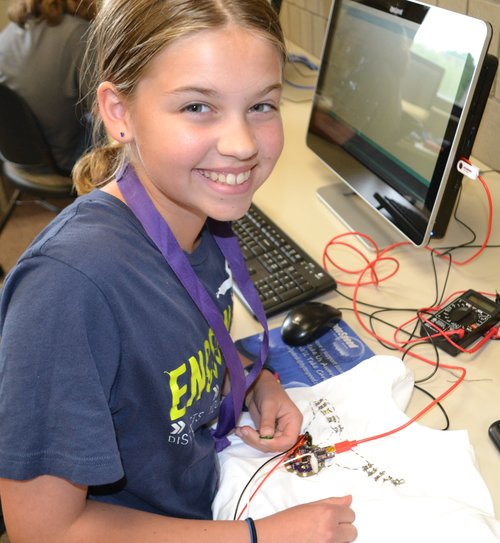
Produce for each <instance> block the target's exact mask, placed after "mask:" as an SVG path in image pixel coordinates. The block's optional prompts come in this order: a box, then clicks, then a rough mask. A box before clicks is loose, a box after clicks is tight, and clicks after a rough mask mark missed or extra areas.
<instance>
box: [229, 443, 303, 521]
mask: <svg viewBox="0 0 500 543" xmlns="http://www.w3.org/2000/svg"><path fill="white" fill-rule="evenodd" d="M301 439H302V436H300V437H299V439H298V440H297V441H296V442H295V443H294V444H293V445H292V446H291V447H290V448H289V449H287V450H286V451H283V452H281V453H278V454H276V455H274V456H273V457H272V458H269V459H268V460H266V461H265V462H264V463H263V464H262V465H261V466H259V467H258V468H257V469H256V470H255V471H254V472H253V474H252V475H251V477H250V479H248V481H247V483H246V485H245V486H244V487H243V490H242V491H241V494H240V497H239V498H238V501H237V502H236V507H235V509H234V515H233V520H236V516H237V514H238V509H239V508H240V502H241V500H242V498H243V496H244V494H245V492H246V490H247V488H248V487H249V485H250V483H251V482H252V481H253V480H254V479H255V477H256V476H257V474H258V473H259V471H261V470H262V469H264V468H265V467H266V466H267V464H269V463H270V462H272V461H273V460H276V459H278V458H280V457H281V456H284V455H285V454H288V453H289V452H290V451H291V450H292V449H293V448H294V447H296V446H297V445H298V444H299V443H300V440H301Z"/></svg>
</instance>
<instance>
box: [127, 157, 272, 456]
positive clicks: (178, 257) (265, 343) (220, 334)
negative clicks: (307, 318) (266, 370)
mask: <svg viewBox="0 0 500 543" xmlns="http://www.w3.org/2000/svg"><path fill="white" fill-rule="evenodd" d="M118 183H119V187H120V191H121V193H122V194H123V197H124V198H125V201H126V202H127V205H128V206H129V208H130V209H131V210H132V212H133V213H134V215H135V216H136V217H137V219H138V220H139V222H140V223H141V224H142V226H143V228H144V230H146V232H147V234H148V236H149V237H150V238H151V239H152V241H153V242H154V243H155V245H156V246H157V247H158V249H159V250H160V251H161V253H162V255H163V257H164V258H165V260H166V261H167V263H168V265H169V266H170V267H171V268H172V270H173V271H174V273H175V274H176V276H177V278H178V279H179V281H180V282H181V284H182V285H183V286H184V288H185V289H186V291H187V292H188V293H189V295H190V296H191V298H192V299H193V301H194V303H195V304H196V306H197V307H198V309H199V310H200V312H201V313H202V315H203V316H204V317H205V319H206V321H207V323H208V325H209V326H210V327H211V328H212V330H213V331H214V334H215V337H216V338H217V341H218V343H219V347H220V349H221V351H222V354H223V356H224V360H225V362H226V366H227V369H228V371H229V377H230V380H231V391H230V393H229V394H228V395H227V396H226V397H225V398H224V399H223V401H222V403H221V407H220V413H219V419H218V422H217V427H216V428H215V430H214V431H213V437H214V440H215V445H216V449H217V451H221V450H222V449H224V448H225V447H226V446H227V445H228V444H229V441H228V439H227V437H226V435H227V434H228V433H229V432H230V431H231V430H232V429H233V428H234V427H235V425H236V421H237V420H238V418H239V416H240V414H241V410H242V408H243V402H244V399H245V394H246V391H247V390H248V388H249V387H250V386H251V385H252V383H253V382H254V381H255V379H256V378H257V375H258V374H259V373H260V370H261V369H262V365H263V364H264V362H265V360H266V358H267V353H268V348H269V330H268V326H267V319H266V315H265V312H264V308H263V307H262V303H261V301H260V299H259V296H258V294H257V292H256V290H255V287H254V285H253V283H252V280H251V279H250V275H249V274H248V270H247V267H246V264H245V260H244V258H243V255H242V253H241V250H240V247H239V245H238V241H237V239H236V236H235V235H234V233H233V231H232V229H231V226H230V224H229V223H227V222H218V221H211V220H209V223H208V224H209V228H210V231H211V233H212V235H213V237H214V239H215V241H216V243H217V245H218V246H219V249H220V250H221V252H222V254H223V255H224V257H225V259H226V260H227V262H228V263H229V266H230V268H231V271H232V274H233V277H234V278H235V280H236V283H237V284H238V287H239V289H240V291H241V293H242V294H243V296H244V297H245V299H246V301H247V303H248V304H249V306H250V307H251V308H252V311H253V312H254V314H255V316H256V317H257V319H258V320H259V322H260V323H261V325H262V327H263V329H264V333H263V338H262V343H261V348H260V354H259V358H258V361H257V362H256V363H255V364H254V366H253V368H252V370H251V372H250V373H249V374H248V375H247V376H246V377H245V373H244V371H243V367H242V365H241V359H240V357H239V355H238V351H237V349H236V347H235V345H234V342H233V340H232V339H231V336H230V335H229V332H228V330H227V328H226V326H225V324H224V319H223V317H222V314H221V312H220V310H219V308H218V307H217V305H216V304H215V302H214V301H213V299H212V298H211V297H210V295H209V294H208V292H207V290H206V288H205V287H204V286H203V284H202V283H201V281H200V280H199V279H198V277H197V275H196V274H195V272H194V270H193V268H192V266H191V264H190V262H189V260H188V258H187V256H186V254H185V253H184V251H183V250H182V249H181V247H180V246H179V243H178V242H177V239H176V238H175V236H174V234H173V233H172V230H170V227H169V226H168V224H167V222H166V221H165V220H164V219H163V217H162V216H161V215H160V213H159V212H158V211H157V209H156V208H155V206H154V205H153V202H152V201H151V200H150V198H149V196H148V194H147V192H146V191H145V189H144V187H143V186H142V184H141V182H140V181H139V179H138V178H137V175H136V173H135V171H134V169H133V168H132V166H130V165H129V166H127V168H126V169H125V171H124V172H123V174H122V175H121V176H120V177H119V179H118Z"/></svg>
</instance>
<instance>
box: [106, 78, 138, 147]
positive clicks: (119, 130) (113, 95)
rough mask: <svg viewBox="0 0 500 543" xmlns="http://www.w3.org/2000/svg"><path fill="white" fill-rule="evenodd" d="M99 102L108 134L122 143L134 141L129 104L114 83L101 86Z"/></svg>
mask: <svg viewBox="0 0 500 543" xmlns="http://www.w3.org/2000/svg"><path fill="white" fill-rule="evenodd" d="M97 101H98V104H99V112H100V114H101V117H102V120H103V122H104V126H105V127H106V130H107V132H108V134H109V135H110V136H111V137H112V138H113V139H115V140H116V141H119V142H122V143H129V142H130V141H132V139H133V134H132V131H131V130H130V123H129V114H128V107H127V102H126V101H125V99H124V98H123V97H122V96H121V95H120V94H119V93H118V91H117V90H116V88H115V86H114V85H113V84H112V83H109V82H108V81H105V82H104V83H101V84H100V85H99V87H98V89H97Z"/></svg>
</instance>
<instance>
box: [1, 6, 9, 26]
mask: <svg viewBox="0 0 500 543" xmlns="http://www.w3.org/2000/svg"><path fill="white" fill-rule="evenodd" d="M9 1H10V0H0V28H3V27H4V26H5V25H6V24H7V21H8V19H7V7H8V6H9Z"/></svg>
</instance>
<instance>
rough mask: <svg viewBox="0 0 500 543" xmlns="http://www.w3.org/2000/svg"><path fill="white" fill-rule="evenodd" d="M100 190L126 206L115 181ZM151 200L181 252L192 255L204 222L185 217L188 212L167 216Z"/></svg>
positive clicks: (190, 216) (193, 216) (191, 216)
mask: <svg viewBox="0 0 500 543" xmlns="http://www.w3.org/2000/svg"><path fill="white" fill-rule="evenodd" d="M101 190H102V191H103V192H106V193H107V194H111V196H114V197H115V198H118V200H120V201H121V202H123V203H124V204H125V205H127V202H126V201H125V198H124V197H123V194H122V193H121V191H120V188H119V187H118V183H117V182H116V181H111V182H109V183H108V184H107V185H106V186H104V187H102V188H101ZM152 200H153V204H155V207H156V209H157V210H158V212H159V213H160V214H161V216H162V217H163V218H164V219H165V221H166V222H167V223H168V225H169V227H170V229H171V230H172V232H173V234H174V236H175V238H176V239H177V242H178V243H179V245H180V246H181V248H182V250H183V251H185V252H187V253H192V252H193V251H194V250H195V249H196V247H197V246H198V244H199V241H200V237H201V231H202V229H203V226H204V224H205V222H204V221H202V220H201V219H199V218H198V217H196V216H195V215H193V214H190V215H189V217H186V214H187V213H189V212H186V214H174V213H172V214H168V215H167V213H166V212H164V211H162V209H160V206H158V205H156V202H155V201H154V199H152Z"/></svg>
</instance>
